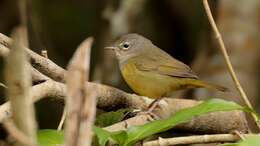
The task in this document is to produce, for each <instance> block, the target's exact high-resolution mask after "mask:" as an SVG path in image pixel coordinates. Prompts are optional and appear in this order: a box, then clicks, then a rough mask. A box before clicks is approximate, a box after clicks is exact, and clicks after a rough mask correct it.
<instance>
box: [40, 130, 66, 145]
mask: <svg viewBox="0 0 260 146" xmlns="http://www.w3.org/2000/svg"><path fill="white" fill-rule="evenodd" d="M37 136H38V143H39V145H40V146H57V145H62V144H64V134H63V132H62V131H57V130H52V129H44V130H39V131H38V133H37Z"/></svg>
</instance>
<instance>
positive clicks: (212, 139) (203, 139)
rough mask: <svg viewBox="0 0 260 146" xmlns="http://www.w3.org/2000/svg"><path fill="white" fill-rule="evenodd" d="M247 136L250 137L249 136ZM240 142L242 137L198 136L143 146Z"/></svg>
mask: <svg viewBox="0 0 260 146" xmlns="http://www.w3.org/2000/svg"><path fill="white" fill-rule="evenodd" d="M245 136H249V134H247V135H245ZM238 140H240V137H239V136H237V135H234V134H212V135H196V136H186V137H174V138H159V139H158V140H153V141H147V142H144V143H143V146H170V145H188V144H202V143H203V144H205V143H219V142H236V141H238Z"/></svg>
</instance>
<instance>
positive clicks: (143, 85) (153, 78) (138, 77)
mask: <svg viewBox="0 0 260 146" xmlns="http://www.w3.org/2000/svg"><path fill="white" fill-rule="evenodd" d="M122 75H123V77H124V79H125V81H126V82H127V84H128V85H129V86H130V87H131V88H132V89H133V90H134V91H135V92H136V93H138V94H140V95H143V96H148V97H150V98H160V97H163V96H166V95H167V94H169V93H170V92H171V91H172V90H174V89H175V88H176V89H177V88H178V87H177V84H173V83H174V82H175V81H174V80H176V78H172V77H169V76H165V75H160V74H158V73H154V72H148V71H140V70H138V69H137V68H136V67H135V65H133V64H132V65H131V64H128V65H125V67H124V68H123V69H122ZM176 81H177V82H178V80H176ZM175 86H176V87H175Z"/></svg>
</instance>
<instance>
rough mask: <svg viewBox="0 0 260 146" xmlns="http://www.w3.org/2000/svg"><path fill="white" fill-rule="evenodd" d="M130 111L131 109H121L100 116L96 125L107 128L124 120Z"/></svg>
mask: <svg viewBox="0 0 260 146" xmlns="http://www.w3.org/2000/svg"><path fill="white" fill-rule="evenodd" d="M128 111H130V109H120V110H117V111H112V112H107V113H103V114H100V115H99V116H98V117H97V118H96V122H95V125H97V126H99V127H106V126H109V125H112V124H115V123H118V122H120V121H122V120H123V118H124V116H125V113H126V112H128Z"/></svg>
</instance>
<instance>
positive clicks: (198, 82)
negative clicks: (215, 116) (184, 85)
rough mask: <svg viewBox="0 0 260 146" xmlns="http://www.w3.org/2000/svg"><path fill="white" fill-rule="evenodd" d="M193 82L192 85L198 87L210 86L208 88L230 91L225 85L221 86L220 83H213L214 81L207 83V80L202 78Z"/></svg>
mask: <svg viewBox="0 0 260 146" xmlns="http://www.w3.org/2000/svg"><path fill="white" fill-rule="evenodd" d="M192 80H193V81H192V82H191V85H192V86H194V87H196V88H208V89H213V90H218V91H221V92H227V91H229V90H228V88H226V87H224V86H220V85H216V84H212V83H207V82H205V81H201V80H194V79H192Z"/></svg>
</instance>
